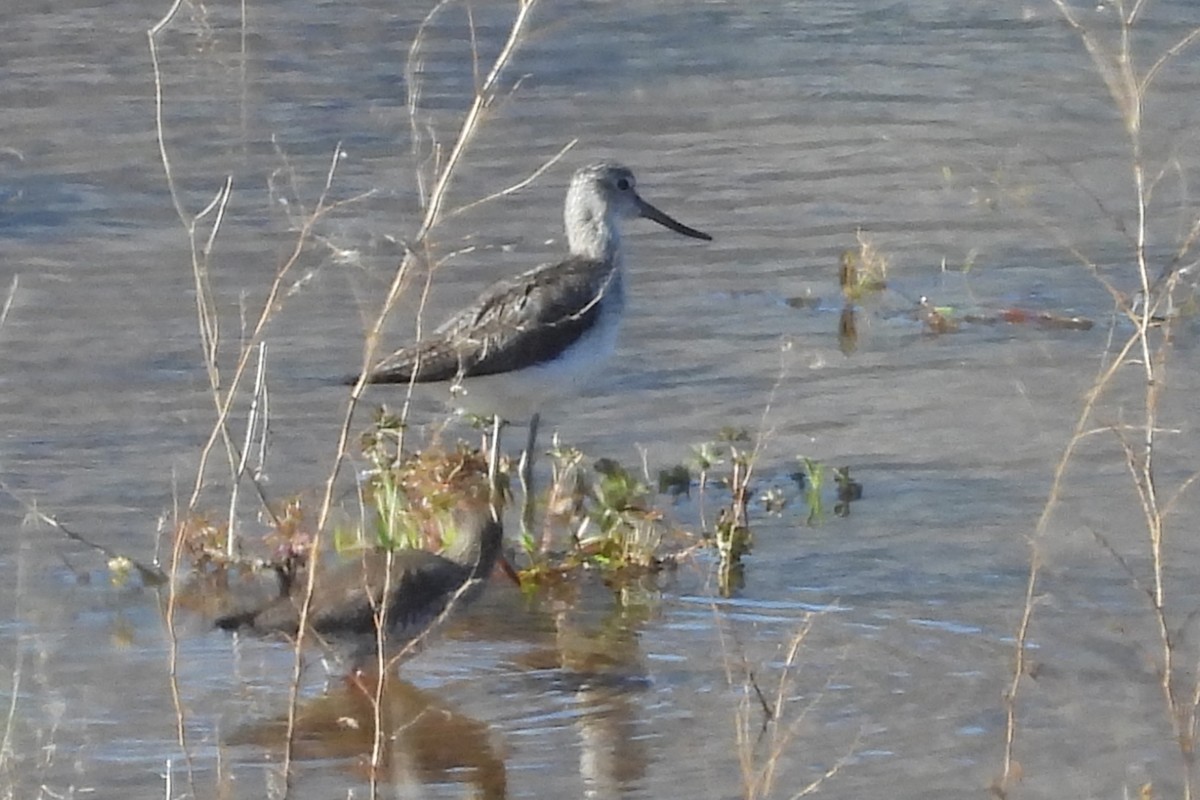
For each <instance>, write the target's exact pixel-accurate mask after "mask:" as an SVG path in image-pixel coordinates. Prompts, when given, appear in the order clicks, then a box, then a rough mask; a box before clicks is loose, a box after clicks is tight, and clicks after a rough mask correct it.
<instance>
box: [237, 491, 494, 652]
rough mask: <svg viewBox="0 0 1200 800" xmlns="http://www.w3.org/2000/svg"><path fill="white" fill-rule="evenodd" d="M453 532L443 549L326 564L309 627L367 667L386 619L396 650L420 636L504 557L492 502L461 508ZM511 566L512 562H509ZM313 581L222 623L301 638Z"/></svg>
mask: <svg viewBox="0 0 1200 800" xmlns="http://www.w3.org/2000/svg"><path fill="white" fill-rule="evenodd" d="M453 518H454V524H453V526H452V528H453V530H452V531H451V533H452V534H453V536H452V538H451V539H450V543H449V545H448V546H447V547H446V548H445V549H444V550H443V551H442V553H441V554H437V553H432V552H429V551H428V550H419V549H415V548H404V549H398V550H392V551H390V552H389V551H387V550H382V549H373V550H364V551H363V552H362V553H361V555H360V556H359V557H358V558H355V559H353V560H351V561H348V562H346V563H343V564H339V565H337V566H334V567H331V568H329V569H323V568H321V567H318V569H317V574H316V575H315V576H314V578H313V593H312V600H311V601H310V603H309V609H308V627H309V629H310V630H311V631H312V632H313V633H315V634H316V635H317V636H318V637H319V639H320V640H321V641H322V642H323V643H324V644H327V645H329V646H330V647H331V648H332V649H333V650H335V651H339V652H341V653H342V654H343V655H346V656H348V660H349V662H350V664H351V665H352V666H353V667H355V668H358V667H363V666H364V665H367V664H368V663H369V659H370V657H371V656H372V655H374V654H376V653H377V644H378V641H379V640H378V632H379V630H378V627H377V624H378V622H382V627H383V628H384V631H385V637H386V644H387V650H386V652H387V653H389V654H393V653H401V654H403V651H404V650H405V649H407V648H408V646H409V644H410V643H412V642H414V641H416V640H418V639H421V638H422V637H424V636H425V635H426V633H427V632H428V631H429V629H430V628H431V627H433V626H434V625H435V624H437V623H438V622H440V621H441V620H442V618H443V616H444V615H445V614H446V613H447V612H448V611H458V610H461V609H462V608H463V607H464V606H466V605H467V604H469V603H471V602H472V601H474V600H475V599H476V598H477V597H479V595H480V594H481V593H482V592H483V589H484V586H485V585H486V583H487V580H488V577H489V576H490V575H491V574H492V569H493V568H494V567H495V566H496V563H497V561H500V562H501V563H502V565H503V566H507V562H505V561H504V557H503V556H502V555H501V552H500V551H501V546H502V540H503V538H504V531H503V528H502V527H501V525H500V523H499V522H497V521H496V520H495V519H494V517H493V514H492V512H491V511H490V510H489V509H488V508H487V507H486V504H482V503H477V504H473V505H469V506H464V507H462V508H458V509H456V510H455V512H454V515H453ZM509 570H511V567H509ZM307 587H308V581H307V580H305V579H303V578H301V579H299V580H295V581H293V582H292V585H291V586H290V587H289V590H288V591H287V592H286V593H285V594H284V596H282V597H279V598H276V599H274V600H271V601H269V602H267V603H266V604H265V605H262V606H259V607H258V608H253V609H247V610H241V611H236V612H234V613H230V614H226V615H225V616H222V617H219V618H218V619H217V620H216V625H217V627H218V628H223V629H225V630H243V629H244V630H249V631H251V632H254V633H258V634H272V633H278V634H284V635H287V636H295V635H296V634H297V633H298V632H299V630H300V612H301V609H302V608H303V605H304V595H305V592H306V591H307Z"/></svg>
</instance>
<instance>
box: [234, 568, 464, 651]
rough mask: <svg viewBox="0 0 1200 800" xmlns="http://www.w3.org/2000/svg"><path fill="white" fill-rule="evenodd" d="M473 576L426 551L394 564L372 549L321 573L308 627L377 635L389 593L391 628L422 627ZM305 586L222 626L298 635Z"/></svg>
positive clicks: (328, 632) (237, 615)
mask: <svg viewBox="0 0 1200 800" xmlns="http://www.w3.org/2000/svg"><path fill="white" fill-rule="evenodd" d="M389 568H390V577H389ZM470 572H471V568H470V567H469V566H463V565H461V564H457V563H455V562H453V561H451V560H449V559H447V558H444V557H442V556H440V555H437V554H435V553H430V552H428V551H425V550H397V551H395V552H394V553H393V554H392V558H391V560H390V564H389V559H388V554H387V552H386V551H383V550H373V551H369V552H366V553H363V554H362V557H361V558H357V559H354V560H352V561H350V562H348V563H345V564H340V565H338V566H336V567H333V568H332V569H328V570H321V571H319V572H318V574H317V579H316V582H315V585H314V586H313V596H312V602H311V604H310V606H309V623H310V625H311V626H312V629H313V630H315V631H318V632H319V633H323V634H326V635H331V636H338V635H343V636H344V635H353V634H370V633H374V632H375V614H376V613H377V611H378V610H379V608H380V607H381V606H382V604H383V601H384V594H385V592H387V593H388V600H387V605H388V621H389V625H391V626H397V625H398V626H400V627H401V628H420V627H422V626H424V625H425V624H427V623H428V621H429V620H430V619H432V618H434V617H436V616H437V615H438V614H440V613H441V611H442V609H443V608H444V607H445V603H446V600H447V599H449V597H451V596H452V595H453V594H454V592H455V591H457V589H458V587H459V586H461V585H462V584H463V583H464V582H465V581H466V580H467V578H468V577H469V576H470ZM306 588H307V581H305V580H303V579H300V580H297V581H296V583H295V585H294V586H293V590H292V593H291V594H289V595H286V596H283V597H279V598H277V599H275V600H272V601H271V602H269V603H267V604H266V605H264V606H262V607H261V608H258V609H253V610H246V611H241V612H238V613H234V614H229V615H227V616H225V617H222V618H220V619H218V620H217V627H220V628H226V629H230V630H235V629H237V628H242V627H248V628H251V629H252V630H254V631H256V632H258V633H273V632H275V633H286V634H291V635H295V634H296V632H297V631H298V630H299V628H300V610H301V608H302V606H303V603H304V591H305V589H306ZM410 633H411V631H410Z"/></svg>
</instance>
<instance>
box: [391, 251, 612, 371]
mask: <svg viewBox="0 0 1200 800" xmlns="http://www.w3.org/2000/svg"><path fill="white" fill-rule="evenodd" d="M617 280H620V276H619V275H618V274H617V273H616V271H615V270H614V269H612V267H611V266H610V265H607V264H604V263H603V262H599V261H595V260H593V259H589V258H583V257H579V256H572V257H571V258H568V259H567V260H566V261H562V262H559V263H556V264H547V265H545V266H542V267H539V268H537V269H535V270H532V271H530V272H527V273H525V274H523V275H520V276H518V277H516V278H514V279H512V280H508V281H501V282H500V283H497V284H494V285H493V286H491V287H490V288H489V289H488V290H487V291H485V292H484V293H483V294H482V295H480V297H479V298H478V299H477V300H476V301H475V303H474V304H473V305H472V306H471V307H470V308H468V309H466V310H465V311H463V312H461V313H459V314H457V315H455V316H454V317H452V318H450V319H449V320H448V321H447V322H446V323H445V324H443V325H442V326H441V327H440V328H438V329H437V332H436V333H434V334H433V335H432V336H430V337H428V338H427V339H423V340H422V341H420V342H418V343H416V344H414V345H412V346H409V347H406V348H404V349H402V350H398V351H396V352H395V353H393V354H392V355H390V356H388V357H387V358H386V359H384V360H383V361H381V362H380V363H379V364H378V366H376V367H375V369H373V370H372V371H371V374H370V376H369V381H370V382H371V383H408V382H409V381H414V380H415V381H416V382H417V383H425V382H432V381H449V380H455V379H457V378H470V377H477V376H483V375H495V374H498V373H502V372H512V371H514V370H518V369H522V368H524V367H529V366H533V365H535V364H541V363H544V362H547V361H551V360H553V359H554V358H556V357H557V356H558V355H559V354H561V353H562V352H563V351H564V350H566V349H567V348H568V347H570V346H571V345H573V344H574V343H575V342H577V341H578V340H579V339H580V337H582V336H583V335H584V334H585V333H586V332H587V330H588V329H589V328H590V327H591V326H592V325H594V324H596V321H597V320H598V319H599V316H600V300H601V298H602V297H603V296H604V293H605V292H606V291H609V290H610V289H611V288H613V286H612V284H613V282H614V281H617Z"/></svg>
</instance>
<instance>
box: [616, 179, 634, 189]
mask: <svg viewBox="0 0 1200 800" xmlns="http://www.w3.org/2000/svg"><path fill="white" fill-rule="evenodd" d="M617 188H618V189H619V190H621V191H622V192H628V191H629V190H630V189H631V188H633V186H632V184H630V183H629V178H617Z"/></svg>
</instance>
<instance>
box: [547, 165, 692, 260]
mask: <svg viewBox="0 0 1200 800" xmlns="http://www.w3.org/2000/svg"><path fill="white" fill-rule="evenodd" d="M634 217H645V218H647V219H651V220H654V221H655V222H657V223H658V224H660V225H662V226H664V227H666V228H670V229H671V230H673V231H675V232H676V233H680V234H683V235H684V236H691V237H692V238H695V239H706V240H711V239H712V237H711V236H709V235H708V234H707V233H702V232H701V231H698V230H696V229H695V228H689V227H688V226H686V225H684V224H683V223H681V222H678V221H676V220H675V219H673V218H671V217H670V216H668V215H666V214H664V213H663V212H662V211H659V210H658V209H657V208H655V207H654V206H652V205H650V204H649V203H647V202H646V201H645V200H643V199H642V198H641V197H640V196H639V195H638V193H637V178H635V177H634V175H633V171H632V170H630V169H629V167H626V166H622V165H621V164H614V163H611V162H601V163H599V164H592V165H590V166H587V167H582V168H580V169H578V170H576V171H575V175H574V176H573V177H572V178H571V188H570V189H568V190H567V204H566V209H565V211H564V221H565V222H566V227H567V243H568V245H569V247H570V250H571V254H572V255H580V256H586V257H588V258H594V259H596V260H598V261H605V262H615V261H616V260H617V259H618V258H619V257H620V252H621V231H620V221H621V220H623V219H631V218H634Z"/></svg>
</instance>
